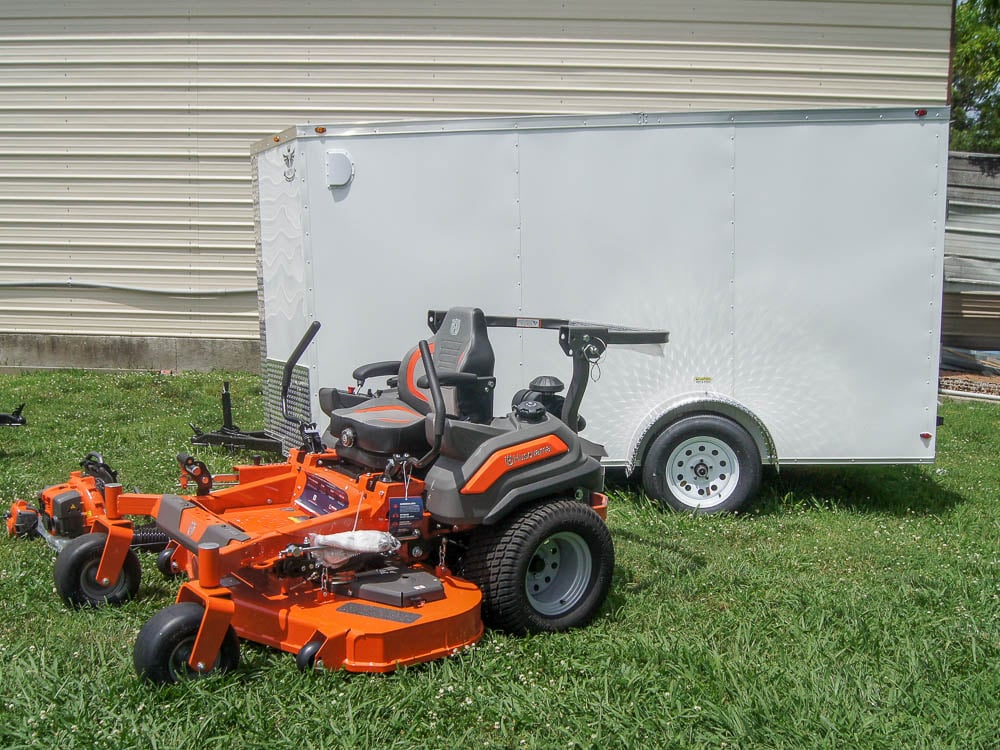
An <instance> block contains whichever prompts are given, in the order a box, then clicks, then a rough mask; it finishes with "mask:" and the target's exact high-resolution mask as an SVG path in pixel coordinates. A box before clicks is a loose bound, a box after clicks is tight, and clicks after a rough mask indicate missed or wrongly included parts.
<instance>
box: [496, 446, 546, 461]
mask: <svg viewBox="0 0 1000 750" xmlns="http://www.w3.org/2000/svg"><path fill="white" fill-rule="evenodd" d="M551 452H552V446H551V445H543V446H542V447H541V448H536V449H535V450H533V451H525V452H524V453H511V454H510V455H507V456H504V459H503V460H504V463H505V464H507V465H508V466H514V465H516V464H521V463H524V462H525V461H533V460H535V459H538V458H541V457H542V456H544V455H546V454H548V453H551Z"/></svg>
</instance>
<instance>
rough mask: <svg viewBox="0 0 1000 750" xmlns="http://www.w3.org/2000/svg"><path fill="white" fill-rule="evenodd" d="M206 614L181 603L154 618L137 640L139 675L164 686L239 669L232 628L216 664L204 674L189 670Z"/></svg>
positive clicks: (200, 608)
mask: <svg viewBox="0 0 1000 750" xmlns="http://www.w3.org/2000/svg"><path fill="white" fill-rule="evenodd" d="M204 614H205V608H204V607H203V606H202V605H200V604H197V603H196V602H181V603H179V604H171V605H170V606H169V607H167V608H165V609H161V610H160V611H159V612H157V613H156V614H155V615H153V616H152V617H151V618H150V619H149V620H148V621H147V622H146V624H145V625H143V626H142V630H140V631H139V636H138V638H136V640H135V648H134V649H133V651H132V663H133V664H134V665H135V671H136V673H137V674H138V675H139V676H140V677H142V678H144V679H147V680H149V681H150V682H154V683H157V684H160V685H165V684H169V683H173V682H178V681H179V680H186V679H192V678H197V677H204V676H205V675H208V674H210V673H212V672H215V671H219V672H228V671H230V670H232V669H236V667H238V666H239V665H240V641H239V639H238V638H237V637H236V631H235V630H233V628H232V627H231V626H230V627H229V628H228V629H227V630H226V635H225V637H224V638H223V640H222V647H221V648H220V649H219V655H218V656H217V657H216V659H215V663H214V664H212V665H211V666H209V667H208V668H206V669H203V670H201V671H195V670H193V669H191V667H189V666H188V663H187V661H188V659H189V658H190V657H191V651H192V649H194V642H195V638H196V637H197V636H198V628H199V627H201V620H202V617H203V616H204Z"/></svg>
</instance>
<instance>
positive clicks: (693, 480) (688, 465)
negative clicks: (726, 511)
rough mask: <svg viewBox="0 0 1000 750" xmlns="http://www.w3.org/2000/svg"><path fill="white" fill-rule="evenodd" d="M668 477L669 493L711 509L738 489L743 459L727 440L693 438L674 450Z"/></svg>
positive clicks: (668, 461) (700, 506)
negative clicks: (741, 459)
mask: <svg viewBox="0 0 1000 750" xmlns="http://www.w3.org/2000/svg"><path fill="white" fill-rule="evenodd" d="M666 477H667V484H668V488H669V490H670V492H671V493H672V494H673V495H674V497H676V498H678V499H680V500H681V501H682V502H683V503H684V504H685V505H688V506H690V507H692V508H710V507H713V506H715V505H719V504H720V503H724V502H725V501H726V500H727V499H729V497H730V495H732V494H733V493H734V492H735V491H736V487H737V485H738V484H739V481H740V462H739V460H738V459H737V457H736V453H735V452H734V451H733V449H732V447H730V445H729V444H728V443H726V442H725V441H723V440H720V439H719V438H715V437H707V436H699V437H693V438H689V439H688V440H685V441H684V442H683V443H681V444H680V445H678V446H677V447H676V448H674V450H673V452H671V454H670V458H669V459H668V460H667V466H666Z"/></svg>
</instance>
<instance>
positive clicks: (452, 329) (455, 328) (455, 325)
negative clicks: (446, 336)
mask: <svg viewBox="0 0 1000 750" xmlns="http://www.w3.org/2000/svg"><path fill="white" fill-rule="evenodd" d="M461 329H462V320H461V319H460V318H453V319H452V321H451V325H450V326H449V327H448V332H449V333H451V335H452V336H457V335H458V332H459V331H460V330H461Z"/></svg>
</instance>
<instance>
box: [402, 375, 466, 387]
mask: <svg viewBox="0 0 1000 750" xmlns="http://www.w3.org/2000/svg"><path fill="white" fill-rule="evenodd" d="M438 382H439V383H440V384H441V385H473V384H475V383H477V382H479V376H478V375H476V374H475V373H474V372H446V373H438ZM417 388H430V383H429V382H428V380H427V376H426V375H421V376H420V377H419V378H417Z"/></svg>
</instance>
